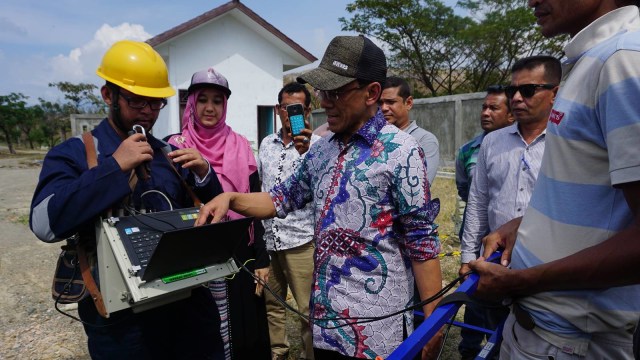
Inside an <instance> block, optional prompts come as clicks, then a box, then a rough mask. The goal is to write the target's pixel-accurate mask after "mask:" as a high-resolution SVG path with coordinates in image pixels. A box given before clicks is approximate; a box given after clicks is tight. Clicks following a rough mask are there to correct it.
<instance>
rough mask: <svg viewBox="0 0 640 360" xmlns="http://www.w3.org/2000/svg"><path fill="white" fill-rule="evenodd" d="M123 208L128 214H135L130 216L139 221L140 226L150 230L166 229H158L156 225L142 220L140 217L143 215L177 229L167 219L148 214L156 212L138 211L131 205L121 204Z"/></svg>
mask: <svg viewBox="0 0 640 360" xmlns="http://www.w3.org/2000/svg"><path fill="white" fill-rule="evenodd" d="M123 208H124V209H125V210H127V211H128V212H129V214H132V215H135V216H132V218H133V220H135V221H137V222H138V223H140V225H142V226H146V227H147V228H149V229H151V230H155V231H166V229H159V228H158V227H156V226H153V225H149V224H147V223H145V222H144V221H142V220H141V219H140V217H142V216H145V217H148V218H150V219H153V220H154V221H159V222H161V223H165V224H167V225H169V227H171V230H177V229H178V228H177V227H176V226H175V225H173V224H172V223H170V222H168V221H165V220H162V219H158V218H157V217H152V216H151V215H150V214H156V213H143V212H140V211H139V210H137V209H135V208H133V207H131V206H129V205H123Z"/></svg>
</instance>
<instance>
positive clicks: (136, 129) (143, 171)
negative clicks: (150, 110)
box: [129, 124, 151, 180]
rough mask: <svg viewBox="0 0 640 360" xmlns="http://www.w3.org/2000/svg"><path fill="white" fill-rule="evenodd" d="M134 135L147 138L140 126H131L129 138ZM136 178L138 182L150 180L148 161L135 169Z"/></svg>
mask: <svg viewBox="0 0 640 360" xmlns="http://www.w3.org/2000/svg"><path fill="white" fill-rule="evenodd" d="M136 133H137V134H142V135H144V136H145V138H146V136H147V132H146V131H145V130H144V128H143V127H142V125H138V124H136V125H133V127H132V128H131V131H129V136H131V135H133V134H136ZM136 176H137V177H138V179H140V180H149V178H151V164H149V162H148V161H145V162H143V163H142V164H140V165H138V167H136Z"/></svg>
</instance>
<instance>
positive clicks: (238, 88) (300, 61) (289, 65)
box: [147, 0, 317, 149]
mask: <svg viewBox="0 0 640 360" xmlns="http://www.w3.org/2000/svg"><path fill="white" fill-rule="evenodd" d="M147 43H149V44H150V45H151V46H152V47H153V48H155V49H156V50H157V51H158V52H159V53H160V54H161V55H162V57H163V58H164V60H165V62H166V63H167V66H168V68H169V81H170V83H171V85H172V86H174V87H175V88H176V90H178V93H179V95H178V96H173V97H171V98H169V99H168V100H169V102H168V104H167V106H166V108H165V109H163V110H162V111H161V112H160V117H159V118H158V121H157V122H156V125H155V126H154V129H153V132H154V135H155V136H156V137H158V138H163V137H164V136H166V135H168V134H173V133H178V132H180V130H181V127H180V123H181V118H182V110H183V109H184V106H185V104H186V93H187V92H186V89H187V88H188V87H189V84H190V82H191V75H192V74H193V73H194V72H196V71H199V70H203V69H206V68H207V67H209V66H213V67H214V68H215V69H216V70H217V71H219V72H220V73H222V74H223V75H224V76H225V77H226V78H227V79H228V80H229V88H230V89H231V96H230V98H229V102H228V105H227V108H228V111H227V124H228V125H229V126H231V128H233V129H234V130H235V131H236V132H238V133H240V134H242V135H244V136H245V137H246V138H247V139H248V140H249V141H250V142H251V143H252V144H253V146H254V148H256V149H257V146H258V142H259V141H260V140H261V139H262V138H264V137H265V136H267V135H269V134H271V133H273V132H274V129H275V128H276V126H275V125H276V124H275V121H276V119H275V109H274V106H275V104H276V102H277V94H278V91H279V90H280V89H281V88H282V86H283V83H282V79H283V72H284V71H287V70H291V69H294V68H297V67H299V66H303V65H307V64H310V63H312V62H314V61H316V60H317V59H316V57H314V56H313V55H311V54H310V53H309V52H307V51H306V50H304V49H303V48H302V47H301V46H300V45H298V44H296V43H295V42H294V41H292V40H291V39H290V38H288V37H287V36H286V35H284V34H283V33H282V32H280V31H279V30H278V29H276V28H275V27H273V26H272V25H271V24H269V23H268V22H266V21H265V20H264V19H263V18H261V17H260V16H258V15H257V14H256V13H254V12H253V11H252V10H251V9H249V8H248V7H246V6H245V5H243V4H241V3H240V1H238V0H234V1H231V2H228V3H226V4H224V5H222V6H219V7H217V8H215V9H213V10H210V11H208V12H206V13H204V14H202V15H200V16H198V17H195V18H193V19H191V20H189V21H187V22H185V23H183V24H180V25H178V26H176V27H174V28H172V29H169V30H167V31H165V32H163V33H162V34H159V35H157V36H155V37H153V38H151V39H149V40H147Z"/></svg>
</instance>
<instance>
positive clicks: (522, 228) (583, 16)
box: [470, 0, 640, 359]
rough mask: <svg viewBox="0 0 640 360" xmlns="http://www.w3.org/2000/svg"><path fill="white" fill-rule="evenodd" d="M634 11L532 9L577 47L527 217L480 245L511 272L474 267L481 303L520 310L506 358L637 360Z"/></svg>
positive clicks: (639, 187)
mask: <svg viewBox="0 0 640 360" xmlns="http://www.w3.org/2000/svg"><path fill="white" fill-rule="evenodd" d="M635 4H636V2H635V1H623V0H589V1H581V2H570V1H562V0H529V6H530V7H532V8H534V9H535V12H534V15H535V16H536V18H537V19H538V24H539V25H540V28H541V31H542V34H543V35H545V36H555V35H558V34H569V35H570V36H571V41H570V42H569V43H568V44H567V45H566V46H565V48H564V51H565V54H566V58H565V59H563V79H562V83H561V86H560V90H559V91H558V94H557V96H556V101H555V103H554V106H553V109H552V110H551V114H550V116H549V123H548V126H547V139H546V148H545V153H544V156H543V159H542V165H541V168H540V173H539V175H538V181H537V182H536V186H535V189H534V192H533V195H532V196H531V201H530V203H529V208H528V209H527V212H526V214H525V216H524V218H521V219H516V220H513V221H511V222H509V223H507V224H505V226H503V227H501V228H500V229H498V231H496V233H494V234H491V235H489V236H488V237H487V242H486V243H485V251H484V254H485V255H486V254H487V253H490V252H491V251H492V250H494V249H495V248H496V245H503V246H505V251H504V253H503V258H502V265H507V264H508V263H509V261H512V263H511V269H509V268H507V267H504V266H500V265H496V264H489V263H486V262H484V261H482V260H481V259H479V260H478V261H476V262H471V263H470V266H471V268H472V269H474V270H477V271H478V272H479V273H480V275H481V277H480V282H479V284H478V294H479V295H484V296H494V297H511V298H513V299H514V305H513V312H512V314H511V315H510V316H509V318H508V319H507V322H506V323H505V329H504V332H503V335H504V340H503V343H502V349H501V356H503V357H504V358H511V359H521V358H531V355H528V354H532V353H535V354H537V356H538V357H539V358H551V357H553V358H558V356H562V358H580V359H632V358H633V355H632V334H633V332H634V330H635V328H636V324H637V322H638V318H639V317H640V300H639V299H640V286H639V285H635V284H638V283H640V272H638V271H637V268H638V267H637V265H638V259H640V218H639V217H638V215H639V214H640V211H639V210H640V209H639V207H640V156H639V155H638V154H639V153H640V151H639V150H640V149H639V147H640V146H639V145H638V144H640V106H638V104H637V102H636V101H637V100H636V99H638V98H640V65H639V64H640V13H639V11H638V8H637V6H635ZM516 231H517V232H516ZM516 235H517V236H516ZM516 237H517V239H516ZM514 243H515V246H514ZM511 254H513V255H512V256H511Z"/></svg>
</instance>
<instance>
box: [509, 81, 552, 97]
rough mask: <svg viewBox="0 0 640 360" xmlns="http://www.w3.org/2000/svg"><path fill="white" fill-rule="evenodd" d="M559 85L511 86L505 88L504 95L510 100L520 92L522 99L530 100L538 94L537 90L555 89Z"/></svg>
mask: <svg viewBox="0 0 640 360" xmlns="http://www.w3.org/2000/svg"><path fill="white" fill-rule="evenodd" d="M556 86H557V85H555V84H523V85H518V86H512V85H509V86H507V87H505V88H504V93H505V94H507V97H508V98H509V99H511V98H513V96H514V95H515V94H516V93H517V92H519V93H520V95H522V97H525V98H530V97H532V96H533V95H535V94H536V89H538V88H541V89H548V90H549V89H553V88H554V87H556Z"/></svg>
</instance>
